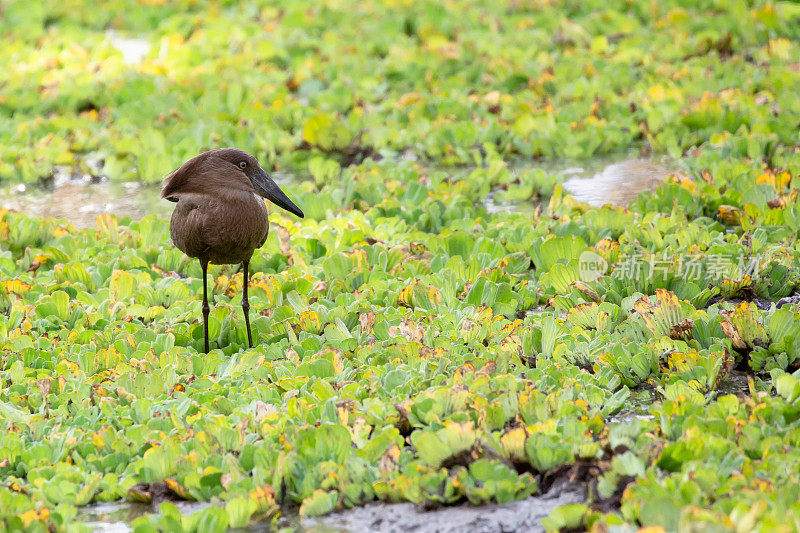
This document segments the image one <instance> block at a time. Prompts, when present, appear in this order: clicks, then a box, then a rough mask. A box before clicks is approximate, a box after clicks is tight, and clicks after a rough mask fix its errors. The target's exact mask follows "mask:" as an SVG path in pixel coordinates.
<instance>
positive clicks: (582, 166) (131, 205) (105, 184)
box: [0, 155, 674, 228]
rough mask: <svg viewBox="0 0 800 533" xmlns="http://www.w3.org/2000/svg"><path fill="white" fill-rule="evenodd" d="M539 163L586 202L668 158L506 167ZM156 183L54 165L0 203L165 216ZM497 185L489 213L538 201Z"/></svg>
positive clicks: (620, 197) (53, 213)
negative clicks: (508, 194) (505, 194)
mask: <svg viewBox="0 0 800 533" xmlns="http://www.w3.org/2000/svg"><path fill="white" fill-rule="evenodd" d="M531 168H540V169H542V170H544V171H545V172H548V173H551V174H559V175H560V177H561V178H562V179H563V180H564V189H565V190H566V191H567V192H569V193H570V194H571V195H572V196H573V197H574V198H575V199H577V200H580V201H585V202H587V203H589V204H590V205H603V204H605V203H610V204H614V205H627V204H628V203H629V202H630V201H631V200H633V199H634V198H636V196H637V195H638V194H639V193H640V192H641V191H644V190H649V189H652V188H654V187H656V186H657V185H658V184H659V183H660V182H661V181H663V180H664V178H666V177H667V176H668V175H669V174H670V173H671V172H673V171H674V164H671V163H669V162H668V161H667V160H665V159H664V158H641V157H633V158H631V157H630V156H629V155H618V156H612V157H603V158H597V159H593V160H588V161H583V162H574V161H552V162H541V163H539V162H536V163H522V164H514V165H512V172H521V171H524V170H529V169H531ZM273 177H274V178H275V180H276V181H277V182H278V183H279V184H287V183H292V182H297V180H298V179H299V178H298V177H297V176H294V175H291V174H281V173H276V174H275V175H274V176H273ZM160 192H161V186H160V184H157V183H156V184H144V183H139V182H109V181H108V180H107V179H106V178H103V177H97V176H91V175H88V174H80V173H74V172H72V170H71V169H67V168H62V167H57V168H55V169H54V171H53V179H52V180H50V183H49V184H48V185H47V186H45V187H41V186H37V185H30V184H28V185H25V184H11V185H8V184H5V185H0V208H7V209H11V210H14V211H19V212H22V213H26V214H29V215H35V216H40V217H48V218H57V219H64V220H66V221H68V222H70V223H71V224H73V225H74V226H75V227H77V228H89V227H94V225H95V221H96V219H97V216H98V215H101V214H104V213H114V214H117V215H119V216H129V217H131V218H133V219H139V218H142V217H143V216H145V215H149V214H155V215H158V216H161V217H169V215H170V213H171V212H172V208H173V207H174V206H173V204H171V203H170V202H167V201H165V200H162V199H161V197H160ZM496 193H497V191H492V192H490V193H489V194H488V195H487V197H486V198H485V199H484V200H483V206H484V207H485V208H486V210H487V211H488V212H489V213H497V212H500V211H510V212H518V213H533V212H534V210H535V209H536V207H537V205H538V204H539V201H538V200H537V201H532V200H528V201H516V202H498V201H497V200H496V198H495V195H496Z"/></svg>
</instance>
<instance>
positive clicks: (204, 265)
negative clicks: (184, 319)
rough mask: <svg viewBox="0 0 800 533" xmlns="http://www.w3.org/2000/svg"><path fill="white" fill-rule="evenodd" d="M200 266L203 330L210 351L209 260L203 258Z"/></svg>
mask: <svg viewBox="0 0 800 533" xmlns="http://www.w3.org/2000/svg"><path fill="white" fill-rule="evenodd" d="M200 267H201V268H202V269H203V332H204V333H205V336H206V353H208V311H209V309H208V287H207V286H208V282H207V276H208V261H203V260H202V259H201V260H200Z"/></svg>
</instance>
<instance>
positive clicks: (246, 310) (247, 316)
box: [242, 259, 253, 348]
mask: <svg viewBox="0 0 800 533" xmlns="http://www.w3.org/2000/svg"><path fill="white" fill-rule="evenodd" d="M248 266H250V260H249V259H248V260H247V261H242V268H243V269H244V285H243V289H242V311H244V324H245V326H247V344H249V345H250V348H252V347H253V335H252V334H251V333H250V301H249V300H248V298H247V285H248V284H249V279H248V272H247V267H248Z"/></svg>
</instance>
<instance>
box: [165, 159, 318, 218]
mask: <svg viewBox="0 0 800 533" xmlns="http://www.w3.org/2000/svg"><path fill="white" fill-rule="evenodd" d="M212 184H213V185H212ZM209 186H218V187H232V188H239V187H244V188H246V189H250V190H252V192H254V193H256V194H258V195H259V196H261V197H263V198H266V199H267V200H269V201H270V202H272V203H273V204H275V205H277V206H278V207H281V208H283V209H285V210H287V211H289V212H290V213H293V214H295V215H297V216H298V217H300V218H303V211H301V210H300V208H299V207H297V205H295V203H294V202H292V201H291V200H290V199H289V197H288V196H286V194H285V193H284V192H283V191H282V190H281V188H280V187H279V186H278V184H277V183H275V182H274V181H273V180H272V178H271V177H270V176H269V174H267V173H266V172H265V171H264V169H263V168H261V165H259V164H258V160H257V159H256V158H255V157H253V156H252V155H250V154H248V153H247V152H245V151H244V150H239V149H238V148H219V149H217V150H211V151H208V152H204V153H202V154H200V155H198V156H197V157H195V158H193V159H190V160H189V161H187V162H186V163H184V164H183V165H181V166H180V168H178V169H177V170H175V171H174V172H172V173H171V174H170V175H169V176H168V178H167V180H166V182H165V185H164V188H163V190H162V191H161V197H162V198H166V199H168V200H172V201H177V194H178V193H180V192H181V191H192V192H202V190H200V191H197V190H196V189H198V188H200V189H202V188H203V187H205V188H207V187H209Z"/></svg>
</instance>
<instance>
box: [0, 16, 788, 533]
mask: <svg viewBox="0 0 800 533" xmlns="http://www.w3.org/2000/svg"><path fill="white" fill-rule="evenodd" d="M21 6H22V4H21V3H16V2H4V3H0V7H1V8H2V13H3V17H2V19H0V20H2V21H1V22H0V30H2V32H3V35H4V37H3V42H4V46H3V47H2V48H0V57H2V58H3V59H6V60H8V59H14V60H15V62H16V64H17V65H18V68H15V69H6V70H4V71H3V72H2V73H0V114H2V115H3V116H5V117H8V119H9V120H6V121H3V122H2V126H0V128H3V129H0V147H2V148H0V174H2V177H3V178H4V179H7V180H14V181H27V182H31V181H37V180H40V179H42V178H43V177H46V176H47V175H49V173H50V171H51V170H52V168H53V166H54V165H66V166H70V165H75V168H77V169H79V170H80V171H81V172H96V173H99V174H102V175H104V176H107V177H108V178H109V179H112V180H122V179H134V178H138V179H142V180H145V181H157V180H158V179H160V177H161V176H162V175H163V173H164V172H166V171H168V170H169V169H171V168H174V166H175V164H174V163H175V162H176V161H181V160H183V159H185V158H186V156H189V155H194V154H195V153H196V152H197V151H198V150H200V149H201V148H203V147H204V146H208V145H211V144H213V145H217V144H234V145H239V146H242V147H244V148H251V147H252V149H253V151H255V152H258V153H259V156H260V157H262V158H263V159H262V162H263V163H264V166H265V167H269V166H279V167H281V168H284V169H285V168H294V169H299V170H301V171H304V172H305V175H306V177H305V179H303V180H301V181H298V182H295V183H293V184H290V185H287V189H288V190H289V193H290V196H291V197H292V198H293V199H296V200H297V203H298V205H300V206H301V207H302V208H303V210H304V212H305V213H306V218H305V219H304V220H297V219H294V218H290V217H289V216H284V215H283V213H281V212H278V211H277V210H276V212H274V213H273V214H272V215H271V221H272V225H271V235H270V236H269V238H268V239H267V243H266V244H265V246H264V247H263V248H261V249H260V250H257V251H256V254H255V255H254V257H253V259H252V261H251V264H250V266H251V269H252V272H253V275H252V280H251V285H250V287H249V292H250V303H251V313H252V314H253V315H255V316H254V317H253V319H252V327H253V334H254V341H255V342H257V343H258V345H257V346H256V347H255V348H253V349H247V339H246V333H245V329H244V320H243V316H242V315H241V310H240V307H239V298H240V294H241V285H242V275H241V273H239V272H237V271H236V268H235V267H214V268H212V270H211V278H212V279H211V280H210V287H209V289H210V291H211V295H212V297H213V300H214V303H213V309H212V311H211V315H210V319H209V334H210V338H211V343H212V352H211V353H210V354H208V355H205V354H203V353H202V342H203V331H202V325H201V323H200V321H199V317H200V316H201V314H200V305H201V304H200V298H199V295H200V294H201V293H202V291H201V281H200V267H199V265H197V264H196V262H192V261H190V260H189V259H188V258H187V257H185V256H184V255H183V254H182V253H181V252H179V251H178V250H176V249H174V248H173V247H172V246H171V245H170V243H169V242H168V235H169V231H168V221H167V220H166V219H163V218H159V217H157V216H155V215H151V216H147V217H144V218H142V219H141V220H132V219H130V218H128V217H115V216H101V217H98V219H97V222H96V226H95V227H94V228H91V229H82V230H79V229H76V228H74V227H72V226H71V225H70V224H69V223H67V222H64V221H59V220H52V219H42V218H38V217H33V216H27V215H24V214H20V213H15V212H11V211H7V210H0V531H17V530H26V531H51V530H81V529H85V526H83V525H82V524H81V523H80V520H79V519H78V516H79V515H78V509H79V508H80V507H82V506H85V505H87V504H90V503H93V502H112V501H120V500H127V501H130V502H135V503H137V504H140V505H141V504H144V505H150V506H151V507H150V509H151V510H152V513H149V514H146V515H145V516H142V517H139V518H136V519H135V520H133V521H132V523H131V525H132V527H134V528H135V530H136V531H142V532H145V531H222V530H225V529H226V528H243V527H247V526H250V525H253V524H258V523H262V522H263V523H270V522H271V523H273V524H274V525H275V526H276V527H278V526H279V525H280V524H281V522H280V517H281V516H282V515H287V514H290V513H299V514H300V515H302V516H319V515H324V514H326V513H329V512H332V511H335V510H342V509H347V508H351V507H355V506H359V505H362V504H364V503H367V502H370V501H374V500H382V501H384V502H412V503H414V504H417V505H418V506H419V507H420V508H433V507H436V506H446V505H453V504H459V503H464V502H468V503H470V504H476V505H480V504H486V503H490V502H497V503H504V502H510V501H515V500H521V499H524V498H526V497H529V496H531V495H540V494H544V493H546V492H547V491H548V490H549V489H551V488H552V487H553V486H556V485H557V484H563V483H572V484H575V485H577V486H579V487H581V488H582V490H583V491H584V492H585V496H586V497H585V501H584V502H583V503H577V504H576V503H572V504H568V505H564V506H561V507H559V508H558V509H556V510H555V511H553V512H552V513H551V514H550V516H549V517H548V518H547V519H546V520H544V521H543V525H544V527H545V528H547V529H549V530H569V529H574V528H579V529H583V528H588V529H596V530H597V531H603V530H604V528H605V527H607V526H614V525H617V526H620V528H621V529H622V530H635V529H636V528H638V527H646V526H661V527H663V528H665V529H666V530H677V529H680V528H688V527H690V526H692V527H708V528H718V529H720V530H726V529H739V530H753V529H755V530H761V531H776V530H786V531H794V530H797V529H800V504H798V498H797V497H796V495H797V493H798V490H800V474H798V472H800V451H799V450H800V449H799V448H798V445H800V335H798V333H800V308H798V300H800V298H797V289H798V284H800V270H798V261H799V260H800V249H798V244H797V235H798V231H799V230H800V207H799V206H798V203H797V200H798V194H797V190H798V188H800V177H799V176H798V175H799V174H800V150H798V141H799V140H800V139H798V136H797V122H796V117H797V116H798V111H800V109H798V106H799V105H800V100H798V99H797V98H796V94H797V92H798V91H797V89H798V87H797V85H798V83H800V82H798V76H797V75H796V74H797V68H798V66H797V65H798V64H800V63H798V61H800V58H799V57H798V54H799V53H800V48H798V45H797V42H798V41H797V37H798V35H797V32H798V31H800V30H798V28H800V24H797V22H798V21H800V13H799V12H798V11H800V10H798V9H797V6H796V5H795V4H790V3H775V4H772V3H759V2H754V3H753V5H747V6H745V5H744V4H739V3H731V5H728V3H723V2H720V3H719V4H714V7H713V8H712V7H710V6H709V7H697V8H695V7H690V6H689V7H687V6H683V5H682V4H680V5H679V3H677V2H675V3H672V2H659V3H648V4H644V3H641V4H640V3H627V2H625V3H622V2H620V3H615V2H602V3H599V2H598V3H596V5H595V3H592V2H587V3H581V4H573V3H568V2H567V3H558V2H550V3H548V2H532V3H528V2H509V3H508V4H504V5H503V6H502V9H501V10H500V12H498V13H497V14H496V15H494V16H489V15H487V13H489V12H490V10H488V9H487V4H485V3H483V2H464V3H453V4H441V5H440V4H439V3H426V2H421V3H420V2H417V3H410V2H408V3H406V2H386V3H379V2H361V3H358V4H353V3H350V2H335V1H331V2H327V3H326V2H322V3H319V5H315V6H308V5H302V4H301V3H295V2H292V3H289V2H286V3H285V4H277V5H260V4H257V3H231V4H227V3H221V4H220V5H217V4H207V3H204V2H188V3H186V4H185V5H184V4H182V3H180V2H178V3H164V4H161V3H160V2H146V3H142V4H140V3H138V2H123V1H120V2H111V3H109V4H108V5H106V6H105V7H104V8H103V9H100V10H98V11H97V13H94V14H93V15H92V17H93V18H91V19H89V18H88V17H89V15H88V14H87V13H86V12H84V11H82V10H79V9H75V5H74V3H72V2H69V1H67V2H61V3H59V4H58V5H47V4H45V7H41V8H40V7H36V6H34V7H25V8H24V9H23V8H22V7H21ZM26 6H27V4H26ZM494 7H497V6H494ZM709 11H713V12H714V15H715V16H714V17H705V16H703V15H705V14H707V13H708V12H709ZM345 19H347V23H345V22H344V20H345ZM234 20H236V21H238V22H239V23H238V24H232V21H234ZM109 26H110V27H112V28H116V29H118V30H121V29H124V30H126V31H128V32H131V33H134V34H135V33H139V34H141V35H144V38H145V39H147V40H148V42H150V43H151V45H152V47H153V48H152V50H151V51H150V52H148V53H147V54H145V56H144V57H143V58H141V61H140V62H131V63H126V62H125V58H124V57H123V56H122V55H121V54H120V53H118V52H117V51H115V50H114V48H113V46H112V45H111V44H110V42H108V41H107V39H108V37H106V35H105V34H104V33H103V30H104V29H106V27H109ZM153 28H155V29H153ZM332 29H336V30H337V31H339V32H340V33H338V34H336V35H334V34H333V33H332V31H333V30H332ZM501 30H502V31H501ZM656 30H657V31H656ZM253 35H260V36H264V35H266V36H269V37H270V38H268V39H267V38H265V39H257V38H252V37H253ZM348 35H349V36H350V38H347V36H348ZM401 35H402V37H400V36H401ZM76 41H77V42H84V43H92V46H81V45H71V44H69V43H72V42H76ZM34 48H35V49H36V50H35V51H34ZM37 54H38V55H37ZM254 58H260V59H259V60H258V61H255V59H254ZM254 65H255V66H254ZM631 65H633V66H634V67H636V68H633V69H632V67H631ZM256 66H257V68H256ZM90 67H91V68H90ZM93 69H94V70H93ZM700 73H702V74H700ZM212 82H213V83H212ZM31 84H34V85H36V84H39V85H40V89H41V90H40V91H37V92H36V93H34V92H31V91H30V90H29V87H30V86H31ZM474 87H480V89H474ZM110 88H111V89H113V90H109V89H110ZM201 110H202V113H203V114H202V116H201V115H200V111H201ZM245 121H246V124H245V123H244V122H245ZM66 132H70V133H69V134H67V133H66ZM648 146H649V147H650V148H656V149H657V150H659V151H664V152H669V153H671V154H672V155H673V156H675V157H676V158H678V160H679V161H678V162H679V164H680V165H681V168H682V170H681V172H680V173H676V174H674V175H671V176H669V177H667V178H666V180H665V181H664V182H663V183H662V184H661V185H660V186H659V187H658V188H657V189H656V190H654V191H646V192H643V193H641V194H640V195H639V196H638V197H637V198H636V199H635V200H634V201H633V202H631V203H630V205H628V206H627V207H623V206H616V207H615V206H604V207H592V206H589V205H587V204H585V203H581V202H578V201H575V200H574V199H573V198H571V197H570V196H569V195H567V194H566V193H565V192H564V189H563V188H562V183H563V180H564V176H562V175H558V174H551V173H548V172H545V171H542V170H523V171H515V170H513V169H512V166H511V164H510V161H511V160H512V159H513V158H514V157H519V156H528V157H530V156H549V157H565V158H566V157H587V156H590V155H593V154H598V153H606V152H612V151H615V150H621V149H625V150H627V149H631V148H633V149H634V150H643V151H646V150H647V149H648V148H647V147H648ZM408 150H410V152H409V151H408ZM404 154H405V156H404ZM409 154H412V155H413V154H417V155H419V156H421V157H422V158H424V159H431V160H434V161H436V162H438V163H440V164H441V166H440V167H439V168H432V167H431V166H426V165H422V164H420V163H418V162H416V161H413V160H412V159H413V158H412V157H410V156H409ZM94 158H101V159H102V165H101V166H98V165H99V163H98V162H97V161H94ZM90 160H91V161H93V162H92V164H91V165H89V162H90ZM464 163H470V164H471V166H470V167H460V168H449V167H448V165H455V164H464ZM492 191H494V193H495V194H500V197H501V198H503V199H504V200H507V201H521V200H524V201H528V200H532V199H536V200H537V201H539V202H540V205H539V207H538V208H537V209H535V210H534V211H533V212H527V213H515V212H511V211H503V210H492V212H489V211H487V209H486V207H485V205H484V204H483V203H482V200H483V199H484V198H485V197H486V195H487V194H488V193H489V192H492ZM501 193H502V194H501ZM732 383H734V384H741V383H744V384H745V386H738V385H736V386H732V385H731V384H732ZM181 501H189V502H195V501H196V502H210V503H211V505H209V506H207V507H203V508H201V509H199V510H197V511H196V512H194V513H191V514H185V513H182V512H181V509H180V508H179V507H178V506H177V505H176V502H181Z"/></svg>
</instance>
